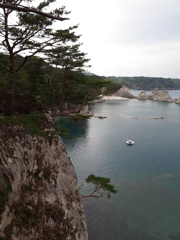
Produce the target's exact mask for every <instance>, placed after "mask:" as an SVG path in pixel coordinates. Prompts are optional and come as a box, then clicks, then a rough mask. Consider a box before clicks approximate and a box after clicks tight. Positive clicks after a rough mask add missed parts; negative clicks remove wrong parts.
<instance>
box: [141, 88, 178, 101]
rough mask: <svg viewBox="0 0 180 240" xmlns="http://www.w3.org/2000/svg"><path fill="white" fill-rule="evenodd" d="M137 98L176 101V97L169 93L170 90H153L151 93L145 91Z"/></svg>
mask: <svg viewBox="0 0 180 240" xmlns="http://www.w3.org/2000/svg"><path fill="white" fill-rule="evenodd" d="M137 99H139V100H153V101H158V102H174V99H173V98H172V97H171V96H170V95H169V93H168V90H165V91H162V92H158V91H157V90H153V91H152V92H151V93H150V94H149V95H147V94H146V93H145V92H141V93H140V94H139V95H138V97H137Z"/></svg>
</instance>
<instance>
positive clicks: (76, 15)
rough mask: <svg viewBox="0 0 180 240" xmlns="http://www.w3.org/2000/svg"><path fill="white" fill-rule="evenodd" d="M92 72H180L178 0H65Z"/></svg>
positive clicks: (178, 74) (176, 74)
mask: <svg viewBox="0 0 180 240" xmlns="http://www.w3.org/2000/svg"><path fill="white" fill-rule="evenodd" d="M61 4H62V5H65V6H66V8H67V10H70V11H72V13H71V14H70V15H69V17H70V20H69V21H67V22H66V23H65V22H64V23H61V26H68V25H70V26H72V25H75V24H77V23H80V26H79V29H78V30H77V34H82V37H81V39H80V41H81V42H82V43H83V46H82V51H84V52H86V53H88V57H89V58H91V65H93V68H92V72H94V73H96V74H99V75H114V76H128V75H132V76H135V75H136V76H142V75H144V76H161V77H176V78H178V77H179V78H180V68H179V62H180V50H179V46H180V32H179V22H180V1H179V0H136V1H134V0H111V1H103V0H98V1H95V0H91V1H84V0H77V1H74V0H66V1H65V0H61Z"/></svg>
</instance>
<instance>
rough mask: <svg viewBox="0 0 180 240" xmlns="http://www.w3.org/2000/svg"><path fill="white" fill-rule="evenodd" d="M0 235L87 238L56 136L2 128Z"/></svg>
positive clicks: (24, 239) (27, 239) (20, 239)
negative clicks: (46, 136)
mask: <svg viewBox="0 0 180 240" xmlns="http://www.w3.org/2000/svg"><path fill="white" fill-rule="evenodd" d="M7 128H8V126H7ZM0 239H13V240H32V239H38V240H42V239H43V240H46V239H48V240H56V239H58V240H59V239H62V240H65V239H66V240H77V239H78V240H87V239H88V234H87V227H86V221H85V215H84V209H83V200H82V198H81V196H80V193H79V191H78V187H77V177H76V173H75V170H74V167H73V165H72V163H71V161H70V159H69V157H68V155H67V152H66V149H65V147H64V145H63V142H62V140H61V139H60V138H59V137H58V138H57V139H56V138H54V139H52V140H48V139H46V138H43V137H32V136H31V135H29V134H24V133H23V132H22V130H21V128H18V127H14V129H13V130H12V129H11V130H9V131H7V129H5V131H4V130H1V134H0Z"/></svg>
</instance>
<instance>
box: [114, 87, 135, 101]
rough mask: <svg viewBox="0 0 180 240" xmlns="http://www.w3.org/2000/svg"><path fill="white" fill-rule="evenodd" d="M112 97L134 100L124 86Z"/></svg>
mask: <svg viewBox="0 0 180 240" xmlns="http://www.w3.org/2000/svg"><path fill="white" fill-rule="evenodd" d="M113 96H118V97H122V98H136V97H135V96H134V95H133V94H132V93H131V92H130V90H129V88H127V87H126V86H123V87H122V88H120V89H119V90H118V91H117V92H116V93H115V94H113Z"/></svg>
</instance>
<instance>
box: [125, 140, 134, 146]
mask: <svg viewBox="0 0 180 240" xmlns="http://www.w3.org/2000/svg"><path fill="white" fill-rule="evenodd" d="M126 144H128V145H134V141H132V140H129V139H127V140H126Z"/></svg>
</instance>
